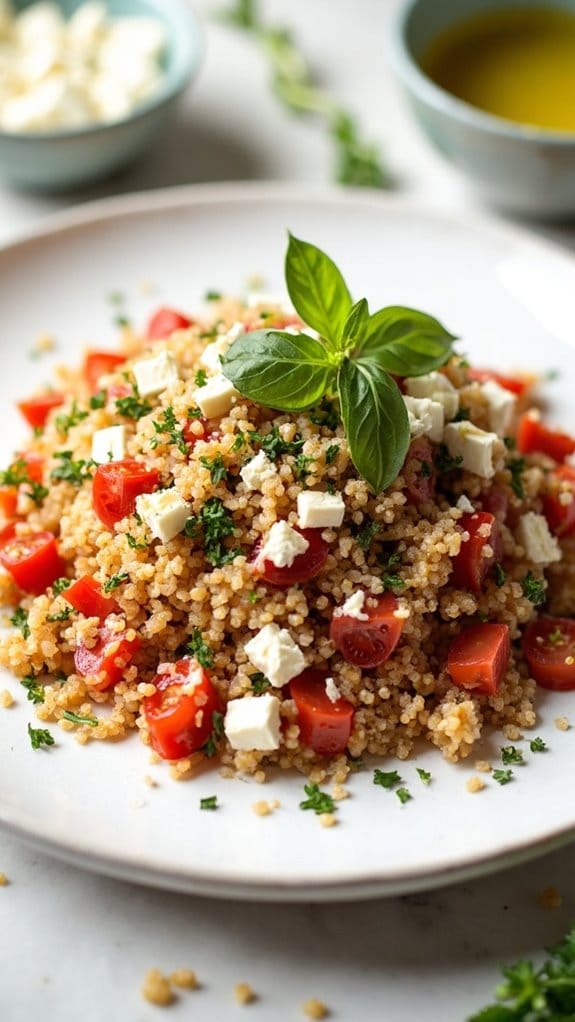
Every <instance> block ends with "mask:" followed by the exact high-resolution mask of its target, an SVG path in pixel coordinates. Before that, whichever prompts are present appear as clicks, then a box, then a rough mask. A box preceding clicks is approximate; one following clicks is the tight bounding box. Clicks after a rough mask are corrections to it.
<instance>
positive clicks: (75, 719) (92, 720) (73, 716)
mask: <svg viewBox="0 0 575 1022" xmlns="http://www.w3.org/2000/svg"><path fill="white" fill-rule="evenodd" d="M62 716H63V718H64V720H69V721H71V722H72V724H89V726H90V727H98V724H99V723H100V721H99V720H97V718H96V717H83V716H82V715H81V714H80V713H72V711H71V710H64V712H63V714H62Z"/></svg>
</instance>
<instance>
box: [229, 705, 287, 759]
mask: <svg viewBox="0 0 575 1022" xmlns="http://www.w3.org/2000/svg"><path fill="white" fill-rule="evenodd" d="M224 732H225V735H226V738H227V740H228V742H229V743H230V745H231V747H232V749H242V750H245V751H248V752H249V751H250V750H252V749H254V750H256V751H257V752H272V751H273V750H274V749H279V745H280V701H279V699H278V698H277V696H272V695H270V694H269V693H267V692H266V693H265V694H264V695H263V696H248V697H247V698H246V697H244V698H243V699H230V701H229V703H228V705H227V707H226V716H225V719H224Z"/></svg>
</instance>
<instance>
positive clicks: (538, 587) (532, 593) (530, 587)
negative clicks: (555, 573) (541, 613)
mask: <svg viewBox="0 0 575 1022" xmlns="http://www.w3.org/2000/svg"><path fill="white" fill-rule="evenodd" d="M521 588H522V589H523V595H524V596H525V597H526V598H527V599H528V600H530V601H531V603H532V604H533V606H534V607H539V606H541V604H542V603H545V583H544V581H543V579H542V578H535V575H534V574H533V572H532V571H528V572H527V574H526V576H525V578H524V579H523V581H522V583H521Z"/></svg>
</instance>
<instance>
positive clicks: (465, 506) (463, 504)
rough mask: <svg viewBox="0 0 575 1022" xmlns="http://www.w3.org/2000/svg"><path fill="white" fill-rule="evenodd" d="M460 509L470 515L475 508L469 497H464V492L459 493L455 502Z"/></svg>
mask: <svg viewBox="0 0 575 1022" xmlns="http://www.w3.org/2000/svg"><path fill="white" fill-rule="evenodd" d="M455 506H456V507H458V508H459V510H460V511H464V512H465V514H468V515H472V514H474V513H475V508H474V507H473V504H472V503H471V501H470V499H469V497H466V496H465V494H464V493H462V494H461V496H460V498H459V500H458V501H457V504H456V505H455Z"/></svg>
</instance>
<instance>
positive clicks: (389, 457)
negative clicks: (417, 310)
mask: <svg viewBox="0 0 575 1022" xmlns="http://www.w3.org/2000/svg"><path fill="white" fill-rule="evenodd" d="M338 389H339V399H340V403H341V414H342V419H343V424H344V427H345V433H346V436H347V442H348V444H349V450H350V454H351V458H352V461H353V463H354V465H355V467H356V469H357V471H358V472H359V473H360V475H362V476H363V478H364V479H366V480H367V482H368V483H369V485H370V486H371V487H372V488H373V490H374V491H375V493H380V492H381V491H382V490H384V489H385V488H386V486H389V484H390V483H392V482H393V480H394V479H396V478H397V476H398V475H399V472H400V470H401V467H402V465H403V463H404V461H405V456H406V454H407V448H408V447H409V424H408V421H407V411H406V408H405V404H404V402H403V398H402V396H401V394H400V392H399V388H398V387H397V385H396V384H395V383H394V381H393V380H392V379H391V377H390V376H388V374H387V373H386V372H384V371H383V369H381V367H380V366H379V365H378V364H377V362H374V361H372V360H371V359H367V358H365V359H364V358H362V359H354V361H351V360H350V359H347V358H346V359H344V361H343V362H342V364H341V366H340V369H339V373H338Z"/></svg>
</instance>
